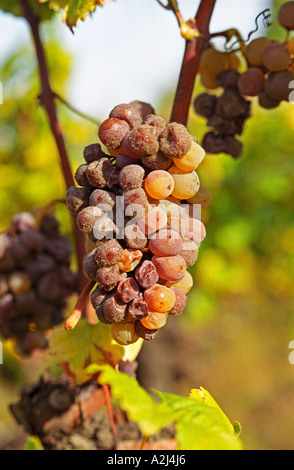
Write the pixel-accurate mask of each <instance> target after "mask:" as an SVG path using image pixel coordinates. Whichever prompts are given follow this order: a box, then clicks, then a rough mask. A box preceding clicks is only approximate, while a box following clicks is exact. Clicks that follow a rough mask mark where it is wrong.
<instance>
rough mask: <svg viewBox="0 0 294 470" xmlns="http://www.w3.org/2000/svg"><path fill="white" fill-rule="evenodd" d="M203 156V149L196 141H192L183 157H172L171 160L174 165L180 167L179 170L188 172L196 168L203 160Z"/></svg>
mask: <svg viewBox="0 0 294 470" xmlns="http://www.w3.org/2000/svg"><path fill="white" fill-rule="evenodd" d="M204 157H205V150H204V149H203V148H202V147H201V146H200V145H199V144H198V143H197V142H194V141H193V142H192V145H191V149H190V150H189V152H188V153H186V155H183V157H180V158H174V159H173V161H174V164H175V166H176V167H178V168H180V170H184V171H188V172H189V171H193V170H196V168H198V166H199V165H200V163H202V161H203V160H204Z"/></svg>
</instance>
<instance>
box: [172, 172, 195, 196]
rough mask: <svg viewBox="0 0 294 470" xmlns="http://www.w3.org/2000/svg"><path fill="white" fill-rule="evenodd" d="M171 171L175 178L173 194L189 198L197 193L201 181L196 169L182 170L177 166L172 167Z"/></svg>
mask: <svg viewBox="0 0 294 470" xmlns="http://www.w3.org/2000/svg"><path fill="white" fill-rule="evenodd" d="M169 173H170V174H171V175H172V177H173V180H174V184H175V186H174V189H173V192H172V196H174V197H176V198H177V199H189V198H191V197H193V196H195V194H196V193H197V191H198V189H199V187H200V181H199V177H198V175H197V173H196V172H195V171H191V172H188V171H184V170H180V168H178V167H177V166H173V167H172V168H170V170H169Z"/></svg>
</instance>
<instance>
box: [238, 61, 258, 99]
mask: <svg viewBox="0 0 294 470" xmlns="http://www.w3.org/2000/svg"><path fill="white" fill-rule="evenodd" d="M264 82H265V78H264V73H263V71H262V70H261V69H260V68H258V67H250V68H249V69H248V70H247V71H246V72H244V73H242V74H241V75H240V77H239V80H238V89H239V92H240V93H241V95H244V96H257V95H258V94H259V93H260V92H261V90H262V89H263V87H264Z"/></svg>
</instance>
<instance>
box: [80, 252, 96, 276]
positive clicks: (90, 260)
mask: <svg viewBox="0 0 294 470" xmlns="http://www.w3.org/2000/svg"><path fill="white" fill-rule="evenodd" d="M95 254H96V249H94V250H93V251H91V252H90V253H87V254H86V255H85V256H84V259H83V270H84V273H85V275H86V276H87V278H88V279H89V280H90V281H96V278H97V271H98V266H97V263H96V259H95Z"/></svg>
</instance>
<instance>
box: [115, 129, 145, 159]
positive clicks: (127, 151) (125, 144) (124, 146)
mask: <svg viewBox="0 0 294 470" xmlns="http://www.w3.org/2000/svg"><path fill="white" fill-rule="evenodd" d="M129 136H130V132H128V133H127V134H126V135H125V136H124V138H123V140H122V142H121V147H120V153H119V154H118V155H117V157H118V156H119V155H120V154H123V155H124V156H126V157H128V158H131V159H132V160H133V161H134V160H138V163H140V162H141V155H140V154H138V153H136V152H134V151H133V150H132V148H131V147H130V144H129ZM132 163H134V162H132Z"/></svg>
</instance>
